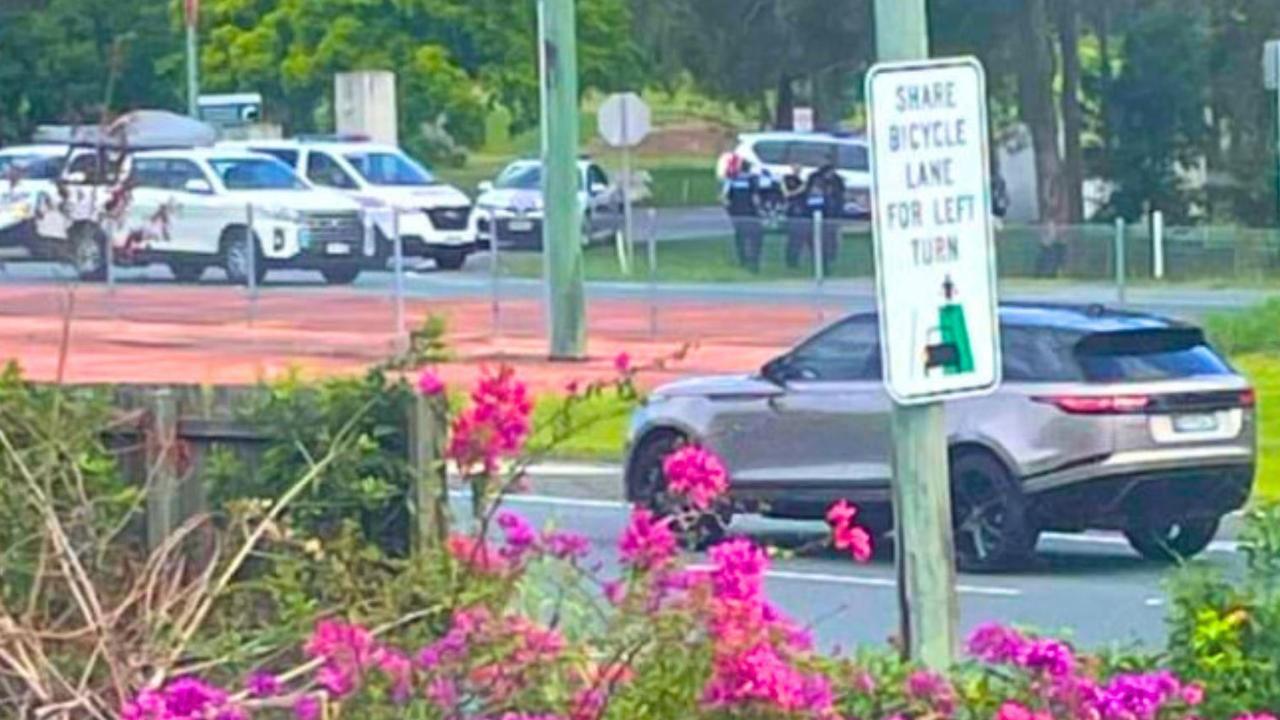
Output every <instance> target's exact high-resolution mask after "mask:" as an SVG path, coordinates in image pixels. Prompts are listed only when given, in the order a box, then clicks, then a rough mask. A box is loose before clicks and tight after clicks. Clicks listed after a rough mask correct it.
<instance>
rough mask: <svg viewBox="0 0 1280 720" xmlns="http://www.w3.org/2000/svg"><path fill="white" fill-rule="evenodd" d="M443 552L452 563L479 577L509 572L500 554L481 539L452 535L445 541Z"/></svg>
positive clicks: (459, 534) (460, 534) (458, 534)
mask: <svg viewBox="0 0 1280 720" xmlns="http://www.w3.org/2000/svg"><path fill="white" fill-rule="evenodd" d="M445 550H447V551H448V553H449V556H450V557H452V558H453V559H454V561H456V562H458V563H460V564H462V565H463V566H465V567H466V568H468V569H469V570H471V571H472V572H475V573H479V574H481V575H502V574H505V573H506V572H507V571H508V570H510V567H509V566H508V564H507V561H506V559H505V558H504V557H503V555H502V553H500V552H499V551H498V550H495V549H494V548H492V547H490V546H489V543H487V542H485V541H484V539H482V538H477V537H473V536H471V535H466V534H463V533H453V534H452V535H450V536H449V539H448V540H446V541H445Z"/></svg>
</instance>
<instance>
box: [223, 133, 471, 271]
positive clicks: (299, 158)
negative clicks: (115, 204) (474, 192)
mask: <svg viewBox="0 0 1280 720" xmlns="http://www.w3.org/2000/svg"><path fill="white" fill-rule="evenodd" d="M219 147H236V148H240V149H248V150H252V151H254V152H260V153H266V154H269V155H272V156H274V157H276V158H279V159H280V160H281V161H283V162H284V163H286V164H288V165H290V166H292V167H293V168H294V169H295V170H297V172H298V174H300V175H303V176H304V177H306V178H307V180H308V181H309V182H311V183H313V184H315V185H317V186H319V187H324V188H330V189H332V190H335V191H337V192H341V193H343V194H344V195H346V196H348V197H350V198H352V199H353V200H355V201H356V202H359V203H360V205H361V206H362V207H364V209H365V211H366V212H367V213H368V215H369V217H370V219H371V220H372V222H373V224H374V227H375V232H376V234H377V235H378V237H379V243H378V247H379V252H380V253H381V254H383V255H384V257H385V256H389V255H390V254H391V252H392V242H391V238H392V237H394V235H395V222H396V219H395V218H394V217H393V214H398V216H399V218H398V219H399V230H400V238H401V242H402V244H403V249H404V254H405V255H406V256H410V257H425V258H430V259H432V260H434V261H435V263H436V266H437V267H439V268H441V269H444V270H457V269H458V268H461V267H462V266H463V264H464V263H466V260H467V256H468V255H470V254H471V253H472V252H474V251H475V248H476V231H475V227H474V226H473V225H472V224H471V223H470V220H471V200H470V199H469V198H468V197H467V196H466V195H465V194H464V193H463V192H462V191H461V190H458V189H457V188H455V187H452V186H450V185H446V184H444V183H441V182H440V181H439V180H437V179H436V178H435V176H433V175H432V174H431V172H430V171H429V170H427V169H426V168H424V167H422V166H421V165H419V164H418V163H417V162H415V161H414V160H413V159H412V158H410V157H409V156H408V155H406V154H405V153H404V152H403V151H401V150H400V148H398V147H395V146H394V145H381V144H377V143H372V142H366V141H364V140H360V139H351V138H344V137H336V138H318V139H308V138H303V139H294V140H252V141H238V142H228V143H220V144H219Z"/></svg>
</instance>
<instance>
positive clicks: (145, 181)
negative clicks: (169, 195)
mask: <svg viewBox="0 0 1280 720" xmlns="http://www.w3.org/2000/svg"><path fill="white" fill-rule="evenodd" d="M77 160H79V158H77ZM74 166H75V163H72V167H74ZM129 181H130V183H131V184H132V185H133V187H139V188H160V189H163V188H167V187H169V184H168V179H167V178H166V177H165V161H164V160H159V159H155V158H135V159H134V161H133V167H132V168H131V169H130V170H129Z"/></svg>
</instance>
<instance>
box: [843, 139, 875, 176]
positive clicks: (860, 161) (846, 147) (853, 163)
mask: <svg viewBox="0 0 1280 720" xmlns="http://www.w3.org/2000/svg"><path fill="white" fill-rule="evenodd" d="M836 154H837V159H836V167H838V168H839V169H841V170H853V171H856V172H866V171H868V170H870V169H871V159H870V157H868V154H867V148H866V146H865V145H854V144H852V143H846V144H841V145H839V146H837V153H836Z"/></svg>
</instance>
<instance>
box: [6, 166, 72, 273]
mask: <svg viewBox="0 0 1280 720" xmlns="http://www.w3.org/2000/svg"><path fill="white" fill-rule="evenodd" d="M67 149H68V148H67V146H66V145H15V146H11V147H7V148H4V149H2V150H0V247H20V248H24V249H26V250H28V251H30V252H32V253H34V252H35V251H36V246H35V243H34V241H35V237H36V234H35V224H36V223H35V220H36V208H37V206H38V204H39V199H40V197H41V196H42V195H49V194H52V193H53V192H54V181H55V180H57V178H58V175H59V174H61V172H62V163H63V161H64V160H65V159H66V156H67Z"/></svg>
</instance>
